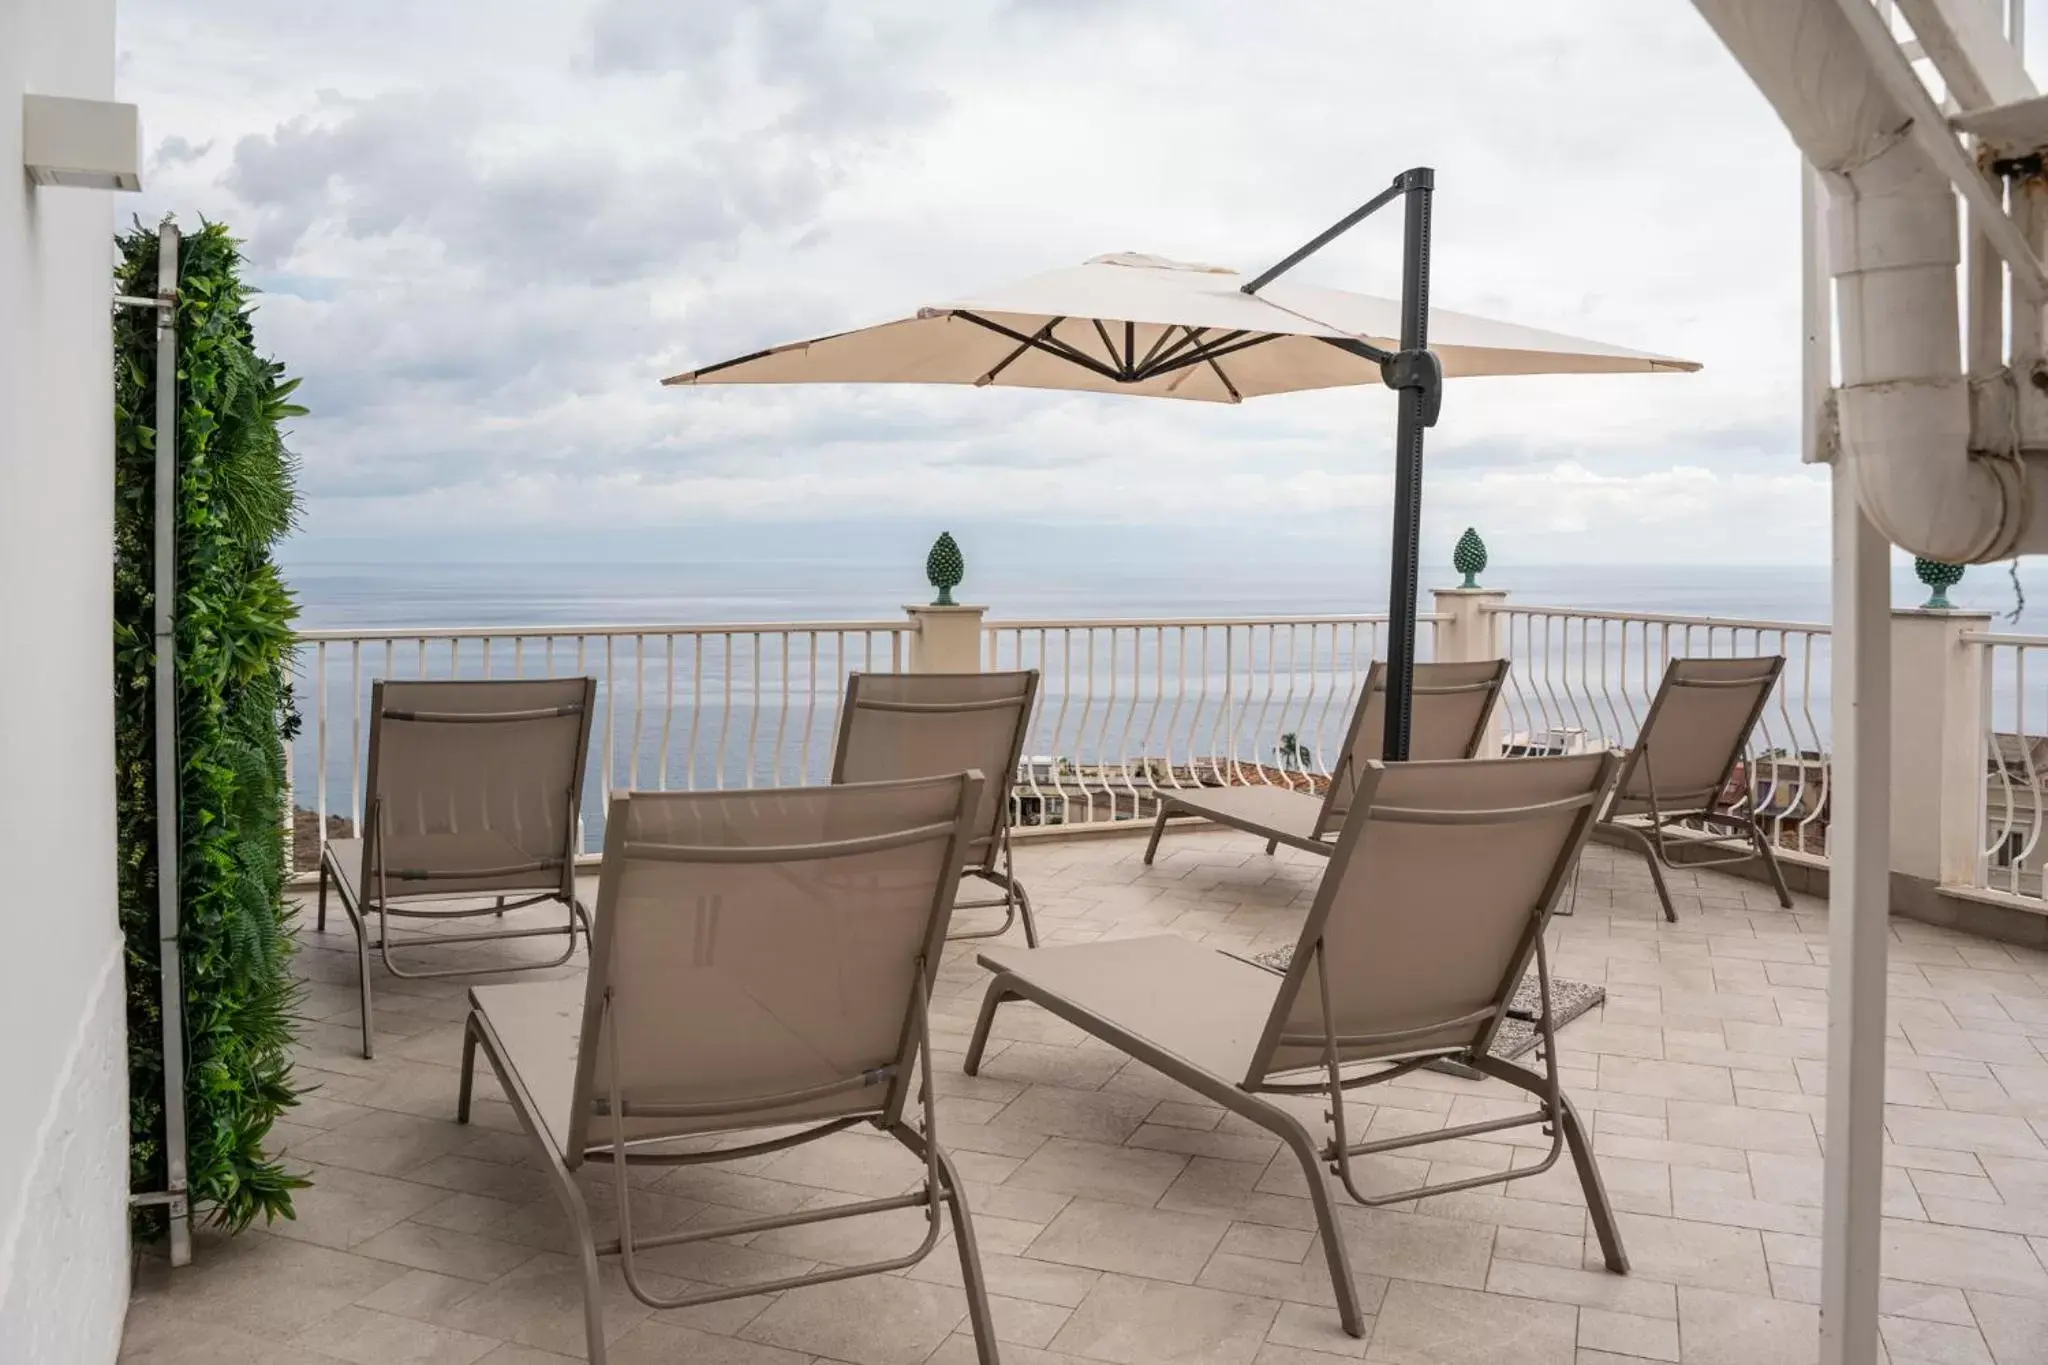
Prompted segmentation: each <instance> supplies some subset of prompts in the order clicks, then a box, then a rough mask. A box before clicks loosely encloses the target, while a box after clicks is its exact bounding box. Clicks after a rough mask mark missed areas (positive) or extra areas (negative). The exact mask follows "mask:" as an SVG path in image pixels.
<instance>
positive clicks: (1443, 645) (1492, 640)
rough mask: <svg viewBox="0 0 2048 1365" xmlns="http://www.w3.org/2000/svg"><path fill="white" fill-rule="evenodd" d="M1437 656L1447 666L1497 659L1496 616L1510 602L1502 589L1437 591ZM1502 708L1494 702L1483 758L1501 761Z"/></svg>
mask: <svg viewBox="0 0 2048 1365" xmlns="http://www.w3.org/2000/svg"><path fill="white" fill-rule="evenodd" d="M1434 593H1435V597H1436V614H1437V615H1438V616H1441V617H1443V618H1444V619H1443V620H1441V621H1438V622H1437V623H1436V652H1435V653H1434V654H1433V655H1432V656H1431V657H1432V658H1435V659H1439V660H1441V661H1443V662H1444V663H1472V662H1475V661H1477V660H1482V659H1498V658H1500V657H1501V656H1502V655H1503V654H1504V653H1506V651H1505V650H1504V649H1502V648H1501V638H1500V618H1499V617H1498V616H1497V615H1495V614H1494V612H1495V609H1497V608H1499V607H1500V606H1501V605H1503V604H1504V603H1505V602H1506V601H1507V600H1508V595H1507V593H1505V592H1503V591H1502V590H1500V589H1499V588H1437V589H1435V590H1434ZM1502 710H1503V708H1502V706H1501V704H1500V702H1499V701H1497V700H1496V701H1495V702H1494V707H1493V715H1492V716H1491V717H1489V718H1488V720H1487V722H1486V738H1485V739H1483V740H1481V741H1480V744H1479V753H1478V756H1479V757H1480V758H1498V757H1500V744H1501V736H1500V724H1501V715H1502Z"/></svg>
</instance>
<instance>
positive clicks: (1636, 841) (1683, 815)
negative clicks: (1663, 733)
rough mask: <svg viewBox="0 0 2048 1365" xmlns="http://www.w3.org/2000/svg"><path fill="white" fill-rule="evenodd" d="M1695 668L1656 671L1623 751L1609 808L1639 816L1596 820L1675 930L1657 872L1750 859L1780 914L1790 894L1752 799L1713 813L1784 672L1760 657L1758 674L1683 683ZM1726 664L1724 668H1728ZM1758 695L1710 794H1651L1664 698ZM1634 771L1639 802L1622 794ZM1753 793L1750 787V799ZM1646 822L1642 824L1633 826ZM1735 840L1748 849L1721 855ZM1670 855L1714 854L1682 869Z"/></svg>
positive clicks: (1772, 659) (1608, 815) (1779, 663)
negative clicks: (1640, 868) (1645, 880)
mask: <svg viewBox="0 0 2048 1365" xmlns="http://www.w3.org/2000/svg"><path fill="white" fill-rule="evenodd" d="M1692 662H1695V661H1694V660H1691V659H1682V658H1681V659H1673V660H1671V661H1670V662H1669V663H1668V664H1666V665H1665V668H1664V679H1663V681H1662V682H1661V683H1660V684H1659V685H1658V687H1657V695H1656V697H1655V698H1654V699H1653V700H1652V701H1651V702H1650V709H1649V711H1648V713H1647V714H1645V715H1644V717H1643V725H1642V729H1641V730H1639V731H1638V732H1637V739H1636V743H1635V747H1634V748H1632V749H1631V750H1630V751H1629V755H1628V760H1627V762H1626V763H1624V764H1623V766H1622V771H1621V777H1620V778H1619V779H1618V780H1617V782H1616V784H1615V788H1614V796H1613V798H1612V799H1611V800H1610V802H1609V806H1610V808H1611V807H1612V806H1615V805H1619V804H1621V803H1622V802H1624V801H1630V802H1633V801H1641V802H1642V803H1643V804H1644V805H1645V806H1646V807H1647V809H1646V810H1644V811H1640V812H1629V813H1627V814H1624V815H1616V814H1615V813H1614V812H1613V811H1612V809H1609V810H1608V811H1605V812H1603V813H1602V815H1601V818H1600V823H1599V826H1598V828H1599V830H1600V831H1601V832H1602V833H1604V834H1607V835H1610V836H1612V837H1614V838H1617V839H1620V840H1621V841H1622V842H1624V843H1626V844H1628V845H1629V846H1630V847H1632V848H1634V849H1636V850H1637V851H1639V852H1640V853H1641V854H1642V855H1643V862H1644V863H1645V864H1646V865H1647V866H1648V867H1649V869H1650V881H1651V883H1652V884H1653V885H1654V886H1655V887H1656V889H1657V902H1658V904H1659V905H1661V906H1662V907H1663V910H1664V919H1665V922H1666V923H1669V924H1676V923H1678V911H1677V909H1676V908H1675V907H1674V906H1673V905H1672V903H1671V888H1670V887H1669V886H1667V885H1666V884H1665V881H1664V870H1665V869H1666V868H1669V869H1670V870H1672V871H1674V872H1678V871H1689V870H1691V869H1694V868H1702V867H1726V866H1729V865H1730V864H1733V863H1743V862H1748V861H1750V860H1751V859H1752V858H1754V859H1756V860H1758V861H1760V862H1762V863H1763V865H1764V871H1765V873H1766V874H1768V876H1769V877H1770V880H1771V886H1772V888H1773V889H1774V890H1775V891H1776V892H1777V893H1778V904H1780V905H1782V906H1783V907H1784V908H1785V909H1787V910H1790V909H1791V908H1792V893H1791V891H1790V890H1789V889H1788V888H1787V887H1786V885H1785V872H1784V869H1783V868H1782V867H1781V866H1780V865H1779V863H1778V855H1777V851H1776V850H1775V849H1773V848H1772V847H1771V841H1770V840H1769V839H1767V838H1766V837H1764V831H1763V826H1762V824H1760V823H1759V822H1758V820H1757V818H1756V810H1755V805H1754V798H1753V796H1752V801H1751V805H1750V806H1749V808H1748V809H1746V810H1743V811H1740V812H1737V811H1732V810H1722V809H1720V808H1719V805H1720V798H1721V793H1722V792H1724V791H1726V790H1727V788H1728V782H1729V780H1730V779H1731V778H1733V777H1734V775H1735V765H1736V764H1738V763H1740V762H1741V761H1742V757H1743V754H1744V753H1745V752H1746V751H1747V750H1748V748H1749V740H1750V736H1751V735H1753V734H1755V733H1756V727H1757V723H1758V722H1759V721H1760V720H1762V719H1763V714H1764V708H1765V707H1766V706H1768V705H1770V701H1771V695H1772V693H1773V692H1775V691H1776V690H1777V687H1778V680H1779V677H1780V676H1781V675H1782V674H1783V673H1784V671H1785V658H1784V656H1783V655H1766V656H1763V657H1760V658H1758V659H1756V660H1754V661H1753V662H1755V663H1757V664H1759V665H1765V667H1762V668H1761V669H1760V671H1759V672H1757V673H1755V674H1752V675H1749V676H1747V677H1740V678H1688V677H1685V676H1684V668H1683V666H1684V665H1685V664H1688V663H1692ZM1730 662H1732V661H1730ZM1759 683H1761V684H1762V687H1761V688H1760V689H1759V690H1758V693H1757V699H1756V705H1755V706H1754V707H1753V708H1752V709H1751V710H1750V713H1749V719H1748V720H1747V721H1746V722H1745V723H1744V725H1743V727H1742V732H1741V734H1740V735H1739V736H1738V737H1737V739H1736V741H1735V744H1734V745H1733V746H1732V747H1731V748H1730V750H1729V753H1728V761H1727V762H1726V763H1725V764H1724V765H1723V766H1722V770H1721V776H1720V779H1719V780H1718V781H1716V782H1715V783H1714V785H1713V786H1712V787H1708V788H1701V789H1698V790H1693V789H1690V788H1688V789H1687V790H1684V791H1665V792H1660V791H1659V790H1658V789H1657V777H1656V746H1655V744H1654V742H1653V741H1654V737H1655V735H1656V733H1657V730H1656V726H1657V717H1658V716H1659V714H1661V712H1662V711H1663V708H1664V706H1665V703H1666V701H1667V699H1668V698H1669V697H1670V695H1671V694H1672V693H1673V692H1675V691H1677V690H1679V689H1682V688H1734V687H1756V686H1757V685H1758V684H1759ZM1638 764H1640V765H1641V767H1642V770H1643V777H1644V781H1645V783H1646V787H1647V790H1646V791H1645V792H1644V794H1643V795H1641V796H1629V795H1627V794H1626V790H1627V788H1628V785H1629V779H1630V778H1631V777H1633V776H1634V775H1635V769H1636V766H1637V765H1638ZM1753 791H1754V788H1753V787H1752V792H1753ZM1645 816H1647V818H1648V824H1647V825H1644V824H1641V823H1637V821H1638V820H1640V819H1641V818H1642V817H1645ZM1672 822H1683V823H1684V824H1689V825H1695V826H1697V825H1706V826H1712V827H1715V828H1717V829H1719V830H1720V831H1722V832H1720V833H1715V832H1713V830H1712V829H1708V830H1699V829H1690V830H1688V829H1683V828H1681V829H1679V830H1676V831H1674V830H1673V829H1672V828H1671V824H1672ZM1731 838H1732V839H1741V840H1743V841H1745V842H1746V843H1747V844H1748V845H1749V847H1748V848H1747V849H1745V850H1741V851H1729V850H1728V846H1727V841H1728V840H1729V839H1731ZM1674 849H1709V850H1716V851H1719V854H1720V856H1714V855H1713V854H1712V853H1708V854H1703V855H1702V856H1698V857H1688V858H1686V859H1685V860H1684V861H1683V862H1680V861H1678V860H1676V859H1674V858H1673V857H1672V856H1671V855H1672V851H1673V850H1674Z"/></svg>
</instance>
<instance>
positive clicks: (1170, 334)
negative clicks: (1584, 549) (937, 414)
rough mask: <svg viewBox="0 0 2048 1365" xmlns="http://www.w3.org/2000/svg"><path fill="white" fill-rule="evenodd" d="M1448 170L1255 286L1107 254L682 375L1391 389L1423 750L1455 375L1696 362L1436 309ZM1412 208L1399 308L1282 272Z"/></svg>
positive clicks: (1399, 751)
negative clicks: (1418, 645)
mask: <svg viewBox="0 0 2048 1365" xmlns="http://www.w3.org/2000/svg"><path fill="white" fill-rule="evenodd" d="M1435 186H1436V173H1435V172H1434V171H1433V170H1431V169H1430V168H1429V167H1426V166H1418V167H1415V168H1413V169H1410V170H1406V171H1403V172H1402V173H1401V174H1399V175H1397V176H1395V177H1394V180H1393V183H1392V184H1391V185H1389V186H1388V187H1387V188H1386V189H1385V190H1383V191H1381V192H1380V193H1379V194H1377V195H1375V196H1374V197H1373V198H1372V199H1371V200H1370V201H1368V202H1367V203H1366V204H1364V205H1362V206H1361V207H1359V208H1358V209H1356V210H1354V211H1353V212H1351V213H1349V214H1347V215H1345V216H1344V217H1343V218H1341V219H1339V220H1338V221H1337V222H1336V223H1335V224H1333V225H1332V226H1331V227H1329V228H1327V229H1325V230H1324V231H1323V232H1322V233H1320V234H1318V235H1317V236H1316V237H1314V238H1312V239H1311V240H1310V241H1309V242H1308V243H1307V244H1306V245H1304V246H1302V247H1300V248H1299V249H1297V250H1296V251H1294V252H1293V253H1292V254H1290V255H1288V256H1287V257H1286V258H1285V259H1283V260H1281V261H1280V262H1279V263H1277V264H1275V265H1273V266H1271V267H1270V268H1268V269H1266V270H1264V271H1262V272H1261V273H1259V274H1258V275H1255V276H1253V277H1252V278H1250V279H1245V278H1243V277H1242V276H1240V275H1239V274H1238V273H1237V272H1236V271H1234V270H1228V269H1225V268H1223V267H1221V266H1209V265H1184V264H1182V263H1180V262H1177V261H1169V260H1164V259H1162V258H1160V257H1157V256H1142V255H1121V256H1097V257H1096V258H1095V259H1094V260H1092V261H1089V262H1087V263H1086V264H1084V265H1079V266H1075V267H1073V268H1072V269H1068V270H1054V271H1050V272H1048V273H1046V274H1043V275H1034V276H1032V277H1031V278H1030V279H1028V280H1019V281H1018V282H1017V283H1015V284H1010V285H1005V286H1002V287H1001V288H997V289H992V290H989V291H988V292H986V293H983V294H979V295H976V296H975V297H973V298H967V299H961V300H958V301H956V302H953V303H941V304H933V305H931V306H928V307H924V308H920V309H918V310H917V313H916V315H915V316H914V317H908V318H903V319H901V320H899V321H896V322H884V323H880V324H878V325H876V326H873V327H863V328H861V329H859V330H858V331H853V332H839V333H836V334H834V335H832V336H823V337H817V338H814V339H813V340H810V341H798V342H793V343H791V344H789V345H787V346H775V347H771V348H770V349H768V350H765V351H756V352H754V353H753V354H752V355H743V356H740V357H738V358H737V359H734V360H727V361H724V362H721V363H720V364H716V365H707V366H705V367H704V368H702V369H698V370H690V371H688V372H686V373H683V374H679V375H675V376H673V377H671V378H669V379H667V380H664V381H663V382H664V383H668V384H684V385H694V384H972V385H975V386H976V387H985V386H1008V387H1012V388H1025V389H1078V390H1082V391H1086V392H1094V393H1127V394H1135V395H1138V396H1140V397H1147V398H1184V399H1192V400H1195V401H1198V402H1208V403H1236V402H1240V401H1242V400H1244V399H1246V398H1256V397H1259V396H1261V395H1264V394H1271V393H1294V392H1299V391H1302V390H1307V389H1329V388H1338V387H1341V386H1344V385H1348V384H1385V385H1386V386H1387V387H1388V388H1391V389H1396V390H1398V391H1399V393H1400V404H1399V408H1398V410H1397V416H1396V419H1395V434H1394V507H1393V522H1394V537H1393V572H1392V575H1391V586H1390V590H1389V593H1388V600H1387V706H1386V716H1387V730H1386V743H1385V745H1384V747H1383V748H1382V752H1383V753H1384V754H1385V755H1386V756H1387V757H1388V758H1390V759H1403V758H1406V757H1407V756H1408V730H1409V720H1410V700H1411V692H1412V687H1413V675H1414V663H1415V602H1416V591H1417V586H1418V582H1419V579H1418V558H1417V556H1418V550H1417V541H1418V539H1419V536H1420V528H1421V522H1422V446H1423V432H1424V430H1425V429H1426V428H1428V427H1431V426H1434V425H1435V424H1436V420H1437V414H1438V408H1439V404H1440V402H1441V398H1442V392H1443V380H1445V379H1446V378H1455V377H1458V376H1460V375H1489V374H1496V375H1508V374H1617V373H1637V374H1643V373H1650V372H1654V371H1659V370H1663V371H1672V370H1696V369H1698V368H1699V366H1698V365H1697V364H1695V363H1693V362H1692V361H1689V360H1674V359H1672V358H1671V357H1669V356H1662V355H1652V354H1650V353H1649V352H1647V351H1631V350H1628V349H1626V348H1624V347H1620V346H1610V345H1607V344H1606V343H1605V342H1599V341H1584V340H1581V339H1580V338H1578V337H1568V336H1561V335H1559V334H1558V333H1556V332H1542V331H1538V330H1536V329H1535V328H1533V327H1518V326H1516V325H1514V324H1513V323H1507V322H1493V321H1490V320H1488V319H1486V318H1476V317H1471V316H1469V315H1467V314H1464V313H1449V312H1442V311H1439V310H1436V309H1432V308H1430V307H1429V306H1428V300H1429V275H1430V271H1429V255H1430V249H1429V239H1430V214H1431V210H1430V204H1431V198H1432V195H1433V193H1434V191H1435ZM1396 199H1399V200H1401V201H1402V204H1403V211H1404V214H1405V218H1406V221H1405V224H1404V227H1403V234H1402V245H1401V257H1402V280H1401V301H1400V302H1398V303H1397V302H1395V301H1393V300H1391V299H1381V298H1374V297H1372V296H1371V295H1368V294H1351V293H1346V292H1344V291H1342V290H1337V289H1318V288H1315V287H1314V286H1311V285H1303V284H1291V283H1282V282H1281V280H1280V277H1281V276H1282V275H1284V274H1285V273H1287V272H1288V271H1289V270H1292V269H1293V268H1294V267H1295V266H1296V265H1299V264H1300V263H1301V262H1302V261H1304V260H1306V259H1307V258H1308V257H1309V256H1311V255H1313V254H1315V253H1316V252H1317V251H1319V250H1321V249H1322V248H1323V247H1324V246H1327V245H1328V244H1329V243H1330V242H1332V241H1334V240H1335V239H1336V238H1338V237H1339V236H1341V235H1343V234H1344V233H1345V232H1348V231H1349V230H1350V229H1351V228H1352V227H1354V226H1356V225H1357V224H1358V223H1360V222H1362V221H1364V220H1365V219H1366V218H1367V217H1369V216H1371V215H1372V214H1373V213H1375V212H1377V211H1378V210H1379V209H1381V208H1383V207H1385V206H1386V205H1388V204H1390V203H1392V202H1394V201H1395V200H1396Z"/></svg>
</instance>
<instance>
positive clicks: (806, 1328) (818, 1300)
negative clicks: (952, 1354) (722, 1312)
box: [740, 1275, 967, 1365]
mask: <svg viewBox="0 0 2048 1365" xmlns="http://www.w3.org/2000/svg"><path fill="white" fill-rule="evenodd" d="M966 1314H967V1301H966V1298H965V1296H964V1295H962V1294H961V1293H960V1292H959V1291H957V1290H953V1289H949V1288H946V1287H944V1286H941V1285H931V1284H922V1283H918V1282H916V1281H912V1280H905V1279H900V1278H897V1277H895V1276H892V1275H871V1276H867V1277H864V1278H862V1279H857V1280H840V1281H838V1282H837V1283H834V1284H821V1285H812V1286H810V1287H808V1288H804V1289H793V1290H789V1291H788V1292H786V1293H784V1294H782V1295H781V1296H780V1297H778V1298H777V1299H776V1301H775V1302H774V1303H773V1304H771V1305H769V1307H768V1309H767V1311H765V1312H763V1313H762V1314H761V1315H760V1316H759V1317H757V1318H755V1319H754V1320H753V1321H752V1322H750V1323H748V1324H747V1325H746V1326H745V1327H744V1328H742V1329H741V1330H740V1335H741V1336H742V1337H743V1338H745V1339H746V1340H748V1341H758V1342H765V1343H766V1344H768V1345H770V1346H780V1347H784V1348H786V1349H788V1350H793V1351H803V1352H805V1353H807V1354H809V1355H814V1356H829V1357H831V1358H832V1359H834V1360H844V1361H851V1362H853V1365H920V1363H921V1362H922V1361H923V1360H924V1359H925V1357H927V1356H929V1355H930V1354H931V1353H932V1352H933V1351H936V1350H937V1349H938V1348H939V1345H940V1343H941V1342H943V1341H945V1339H946V1337H947V1335H948V1334H949V1333H951V1332H952V1330H953V1327H954V1324H956V1323H958V1322H959V1321H960V1320H961V1319H962V1318H964V1317H965V1316H966Z"/></svg>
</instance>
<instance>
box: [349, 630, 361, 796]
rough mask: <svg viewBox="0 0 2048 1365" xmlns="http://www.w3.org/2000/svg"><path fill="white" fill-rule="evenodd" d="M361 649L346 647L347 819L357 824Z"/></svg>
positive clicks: (355, 645)
mask: <svg viewBox="0 0 2048 1365" xmlns="http://www.w3.org/2000/svg"><path fill="white" fill-rule="evenodd" d="M364 705H365V702H364V697H363V646H362V642H361V641H358V640H351V641H350V642H349V646H348V809H349V816H348V818H349V819H350V820H351V821H355V820H360V819H362V816H361V814H360V812H361V811H362V809H363V709H364Z"/></svg>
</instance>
